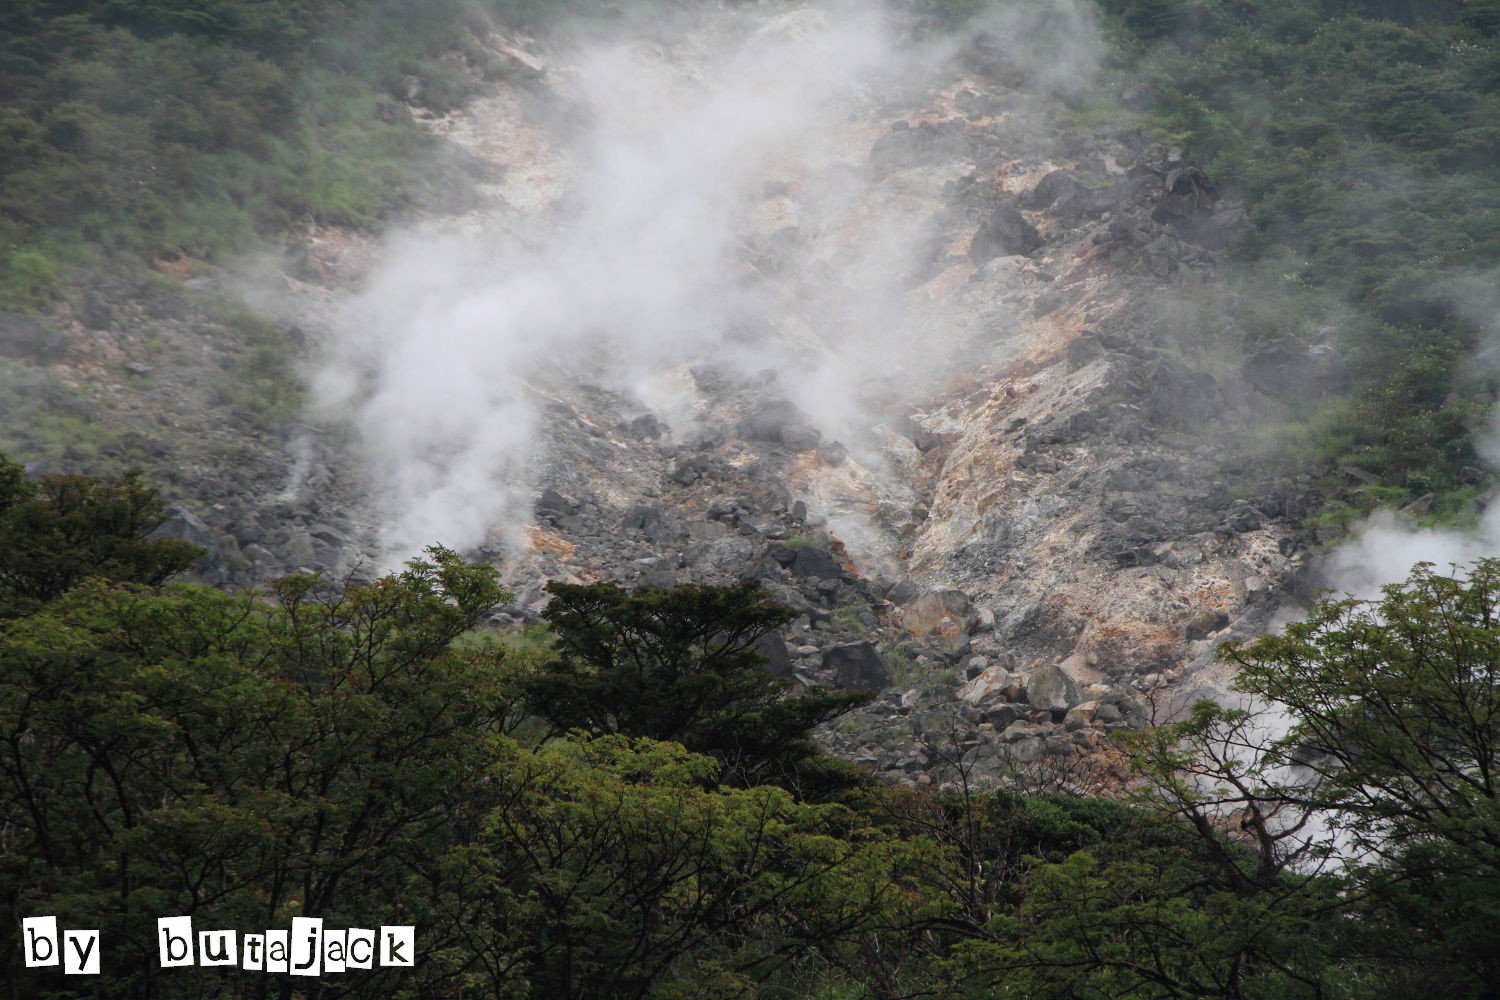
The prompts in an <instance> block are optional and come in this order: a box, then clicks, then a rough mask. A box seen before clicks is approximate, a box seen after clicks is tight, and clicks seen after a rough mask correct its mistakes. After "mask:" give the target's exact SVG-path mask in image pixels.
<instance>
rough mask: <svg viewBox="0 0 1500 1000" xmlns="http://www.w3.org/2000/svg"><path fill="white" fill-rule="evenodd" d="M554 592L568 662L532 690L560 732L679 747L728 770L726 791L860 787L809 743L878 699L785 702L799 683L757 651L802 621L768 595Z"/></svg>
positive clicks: (551, 609)
mask: <svg viewBox="0 0 1500 1000" xmlns="http://www.w3.org/2000/svg"><path fill="white" fill-rule="evenodd" d="M547 591H548V593H550V594H551V595H552V601H551V603H549V604H548V605H547V609H546V611H545V612H543V617H544V618H545V619H546V621H547V623H548V624H549V625H550V626H551V628H552V631H553V633H554V634H555V635H556V636H557V654H558V655H557V657H556V658H555V659H553V660H551V661H550V662H548V663H546V664H545V665H544V666H543V667H542V668H541V669H540V670H538V671H537V672H535V673H533V674H532V675H530V676H529V677H528V678H526V679H525V681H524V682H523V687H522V691H523V693H524V696H525V698H526V700H527V701H528V703H529V704H530V705H531V706H532V708H533V710H534V711H535V712H536V714H537V715H538V716H540V717H542V718H544V719H546V720H547V721H548V722H549V723H551V724H552V726H553V728H554V731H555V732H557V733H565V732H570V731H581V732H586V733H589V734H593V735H606V734H623V735H626V736H632V737H641V738H646V739H653V740H671V741H673V742H675V743H681V744H682V745H684V746H685V747H687V749H688V750H691V751H693V752H695V753H702V754H707V755H709V756H712V757H713V758H715V759H716V760H718V761H719V762H720V764H721V768H720V770H719V771H718V773H717V776H716V777H717V780H722V781H724V782H726V783H730V784H735V785H746V786H748V785H758V784H767V783H774V784H781V785H785V786H787V787H789V788H792V789H795V790H797V791H799V792H800V793H802V794H804V796H813V797H821V796H823V795H826V794H828V793H830V792H832V791H835V790H837V789H839V788H840V787H842V786H844V785H847V784H850V783H852V782H853V777H852V776H851V775H850V774H847V773H845V772H844V771H843V770H842V769H841V768H838V767H837V766H834V765H833V762H831V761H829V760H828V759H827V758H825V757H822V756H821V755H820V754H819V753H818V752H817V750H816V748H815V747H814V746H813V743H812V740H811V739H810V738H809V737H810V734H811V732H812V730H813V728H814V727H816V726H817V725H819V724H820V723H823V722H826V721H828V720H830V719H834V718H836V717H838V716H840V715H842V714H844V713H845V712H847V711H849V709H851V708H854V707H855V706H857V705H861V704H864V703H865V702H868V701H869V700H870V699H871V698H872V697H873V696H874V692H870V691H852V692H851V691H815V692H810V693H808V694H806V695H803V696H802V697H799V698H786V697H783V692H784V690H785V688H786V687H787V686H788V683H787V682H786V681H783V680H781V679H780V678H777V677H775V676H774V675H772V674H770V673H768V672H767V671H765V670H763V669H761V664H762V663H763V662H764V658H763V657H762V656H761V654H760V653H758V652H756V651H755V650H754V648H753V643H754V642H755V640H756V639H758V638H760V637H761V636H763V635H765V634H767V633H768V632H770V631H772V630H773V629H775V628H776V627H777V626H779V625H784V624H786V623H787V622H789V621H791V620H792V618H793V617H795V615H794V614H793V613H792V612H791V611H788V610H787V609H786V608H783V607H780V606H778V605H774V604H769V603H766V602H764V601H762V600H761V597H760V590H759V585H758V584H755V583H743V584H739V585H737V586H733V587H722V588H705V587H677V588H674V589H672V590H651V589H644V590H640V591H637V592H636V593H634V594H628V593H626V592H625V591H624V590H622V589H620V588H619V587H617V586H615V585H612V584H596V585H593V586H578V585H572V584H564V583H557V582H553V583H549V584H548V585H547ZM645 692H650V696H649V697H642V695H643V693H645Z"/></svg>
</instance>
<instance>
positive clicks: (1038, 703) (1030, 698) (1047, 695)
mask: <svg viewBox="0 0 1500 1000" xmlns="http://www.w3.org/2000/svg"><path fill="white" fill-rule="evenodd" d="M1082 700H1083V692H1081V691H1079V690H1078V684H1077V683H1076V682H1075V681H1074V680H1073V678H1071V677H1069V676H1068V675H1067V674H1065V673H1063V672H1062V668H1060V667H1056V666H1052V667H1043V668H1042V669H1040V670H1038V671H1037V672H1036V673H1034V674H1032V675H1031V679H1030V680H1028V681H1027V682H1026V701H1027V703H1028V704H1030V705H1031V707H1032V708H1034V709H1036V710H1038V711H1042V712H1051V713H1052V714H1053V715H1054V716H1056V717H1057V718H1058V719H1061V717H1062V715H1064V714H1066V713H1067V711H1068V709H1070V708H1072V707H1073V706H1074V705H1076V704H1078V703H1079V702H1080V701H1082Z"/></svg>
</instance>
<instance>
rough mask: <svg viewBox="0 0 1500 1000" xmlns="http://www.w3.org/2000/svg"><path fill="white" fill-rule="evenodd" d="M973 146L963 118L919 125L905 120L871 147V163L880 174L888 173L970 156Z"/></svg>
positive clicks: (893, 126)
mask: <svg viewBox="0 0 1500 1000" xmlns="http://www.w3.org/2000/svg"><path fill="white" fill-rule="evenodd" d="M973 148H974V143H973V139H972V137H971V136H970V135H969V134H968V127H967V125H966V124H965V123H964V122H963V121H961V120H959V119H956V118H955V119H952V120H950V121H945V122H922V123H921V124H919V125H918V126H917V127H916V128H912V127H911V126H910V125H908V124H907V123H906V122H904V121H901V122H896V123H895V124H894V125H892V126H891V130H890V131H889V132H887V133H886V134H885V135H883V136H881V137H880V138H879V139H876V140H875V145H874V146H873V147H872V148H871V149H870V167H871V168H872V169H873V170H874V171H875V173H876V174H877V175H878V176H884V175H886V174H889V173H892V172H894V171H897V170H907V169H910V168H912V167H922V166H927V165H929V164H934V163H949V162H951V161H953V160H963V159H967V158H968V157H969V156H971V155H972V153H973Z"/></svg>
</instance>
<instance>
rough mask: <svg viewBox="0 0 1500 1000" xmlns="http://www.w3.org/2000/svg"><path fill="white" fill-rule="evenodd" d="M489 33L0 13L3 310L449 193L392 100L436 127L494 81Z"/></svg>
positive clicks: (276, 8) (34, 10)
mask: <svg viewBox="0 0 1500 1000" xmlns="http://www.w3.org/2000/svg"><path fill="white" fill-rule="evenodd" d="M499 6H501V7H505V6H507V5H506V4H500V5H499ZM483 18H484V10H483V6H482V5H480V4H472V5H471V4H468V3H465V2H463V0H441V2H438V3H427V4H422V5H420V6H414V5H411V4H404V3H398V2H394V0H363V2H359V3H349V4H346V3H334V2H330V0H273V2H251V0H174V2H170V3H160V4H145V3H115V2H105V0H84V2H64V0H16V2H13V3H7V4H6V5H4V8H3V10H0V93H4V94H5V95H6V101H5V106H4V107H3V108H0V247H3V248H5V250H6V252H5V253H4V254H3V255H0V261H3V263H0V301H3V305H4V306H5V307H8V308H14V307H23V308H37V307H40V306H42V305H44V304H45V302H46V299H47V298H48V297H49V296H50V295H54V294H58V293H59V292H60V291H61V289H60V285H61V284H62V283H63V282H68V281H74V280H77V279H76V278H75V277H71V275H72V273H73V269H74V268H78V267H82V268H85V269H91V268H97V267H101V266H104V267H116V266H119V265H120V264H122V263H127V264H128V263H129V262H130V261H135V262H149V261H151V260H154V259H157V258H164V259H168V260H177V259H180V258H183V257H187V258H195V259H205V258H206V259H215V258H221V257H223V256H225V255H229V254H235V253H240V252H244V251H247V250H249V249H251V248H253V247H254V246H256V245H257V240H258V238H259V237H262V236H267V235H270V234H274V233H277V232H280V231H282V230H284V229H285V228H287V227H288V226H289V225H290V224H292V223H293V222H295V221H298V220H301V219H306V218H310V219H313V220H316V221H317V222H320V223H324V224H342V225H352V226H369V225H371V224H374V223H375V222H377V221H379V220H381V219H383V218H386V217H388V216H390V215H391V214H392V213H395V212H399V211H401V210H403V209H405V208H407V207H409V206H412V205H414V204H417V203H418V202H420V201H421V200H422V199H424V198H435V197H439V196H445V195H444V194H443V192H444V190H445V188H448V187H451V186H453V185H455V184H457V183H459V180H458V178H456V177H455V176H452V175H451V172H448V171H444V170H442V169H440V168H439V166H437V165H436V164H434V163H433V162H431V161H430V159H429V158H427V157H425V156H424V155H423V154H425V153H426V152H427V151H428V150H429V148H430V146H429V140H428V137H427V135H426V133H425V132H423V130H422V129H421V128H420V127H418V126H417V125H416V124H415V123H414V122H413V121H412V120H411V119H410V117H409V116H408V115H407V114H406V113H405V111H404V110H403V109H401V108H400V107H399V105H398V104H397V103H396V99H397V98H399V99H402V100H407V99H410V100H414V101H416V102H418V103H420V104H422V105H425V106H426V107H429V108H433V109H435V110H446V109H449V108H452V107H455V106H457V105H458V104H459V103H461V102H462V101H463V100H465V99H466V98H467V97H468V96H469V94H470V92H471V89H472V87H473V86H474V81H475V78H476V77H477V76H479V75H482V74H486V73H488V74H491V75H493V74H497V73H501V72H503V71H504V67H503V66H502V65H501V64H500V63H499V62H498V61H497V60H498V57H497V56H495V54H494V53H492V52H490V51H489V50H488V49H486V48H484V46H483V45H482V44H481V43H480V42H479V41H478V36H477V35H476V30H478V29H479V28H480V26H481V25H482V24H483ZM454 55H458V56H459V57H460V58H461V59H462V60H463V61H461V62H457V61H455V60H454V59H453V58H452V56H454Z"/></svg>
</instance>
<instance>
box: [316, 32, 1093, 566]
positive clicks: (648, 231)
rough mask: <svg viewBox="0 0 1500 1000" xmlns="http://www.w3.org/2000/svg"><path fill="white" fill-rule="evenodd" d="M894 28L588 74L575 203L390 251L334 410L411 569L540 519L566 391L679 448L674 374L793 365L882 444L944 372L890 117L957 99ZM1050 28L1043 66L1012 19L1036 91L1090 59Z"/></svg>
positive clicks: (640, 43) (744, 44) (587, 52)
mask: <svg viewBox="0 0 1500 1000" xmlns="http://www.w3.org/2000/svg"><path fill="white" fill-rule="evenodd" d="M875 7H876V5H869V4H865V5H855V6H851V7H848V8H843V9H839V10H836V11H834V10H813V9H805V8H792V9H790V10H788V9H786V8H782V9H781V12H780V13H777V14H774V15H769V16H768V15H766V14H764V13H758V14H757V13H744V12H738V13H737V12H726V11H718V12H716V13H715V14H714V15H713V16H712V17H711V18H710V19H708V20H702V19H700V20H699V21H697V22H696V23H684V24H681V25H675V26H672V27H670V28H664V27H663V26H661V25H659V24H658V25H653V26H652V27H651V29H650V31H649V33H647V34H646V35H643V36H640V37H626V38H617V39H614V40H611V41H607V42H602V43H591V44H588V45H586V46H583V47H581V48H579V49H578V50H576V51H573V52H570V53H566V54H564V55H563V56H561V57H560V58H559V60H558V63H559V64H560V66H561V67H562V69H561V72H559V71H557V70H556V69H554V71H553V74H552V75H553V81H552V83H553V86H555V87H556V88H557V90H558V91H560V92H562V93H563V94H565V95H566V96H567V97H568V98H569V99H570V101H569V105H570V113H569V114H568V115H567V116H566V121H567V130H568V131H567V133H566V134H568V135H569V139H568V141H567V143H566V149H565V150H563V153H564V155H565V157H566V159H567V161H568V164H567V169H568V171H569V172H570V173H571V177H572V181H571V186H570V188H569V190H568V191H567V193H566V195H565V196H564V197H563V198H562V199H561V200H560V202H559V203H558V204H556V205H554V206H552V209H551V214H550V215H549V216H547V217H545V218H533V219H527V218H525V217H524V213H523V212H522V211H519V210H517V211H510V212H499V213H496V214H494V215H492V216H490V217H488V218H487V219H486V220H484V222H483V224H482V225H481V226H479V227H477V229H478V231H477V232H476V231H474V229H475V227H470V231H468V232H467V233H462V232H453V231H451V228H452V227H450V231H448V232H446V233H445V232H434V231H423V232H413V233H408V234H406V235H404V236H402V237H399V238H397V239H395V240H393V241H391V243H390V246H389V252H388V254H387V255H386V263H385V264H384V266H383V267H382V268H381V269H380V270H379V271H378V272H377V273H376V274H375V275H374V276H373V278H372V280H371V281H370V283H369V286H368V288H367V290H366V291H365V292H364V293H363V294H361V295H360V296H359V297H358V298H357V299H356V300H355V301H354V302H352V303H351V304H350V306H349V308H348V310H347V311H346V315H345V316H344V318H343V321H342V323H341V324H340V329H339V331H338V334H337V336H336V338H335V342H334V343H333V344H332V345H331V347H330V351H329V354H328V358H327V362H326V365H325V367H324V369H323V371H322V372H321V374H320V377H319V378H318V380H317V382H316V393H317V396H318V398H319V399H320V401H321V403H322V405H323V406H324V407H327V408H329V409H331V410H333V411H336V412H346V413H352V414H353V418H354V421H355V423H356V426H357V427H358V429H359V432H360V434H361V436H362V438H363V440H364V443H365V445H366V448H367V450H368V452H369V455H370V464H371V474H372V479H373V481H374V484H375V486H376V488H377V490H378V492H379V494H380V495H381V497H383V500H384V504H385V506H386V508H387V510H386V515H385V516H386V533H385V538H384V543H385V546H386V549H387V553H388V555H389V556H390V557H391V558H392V559H399V558H401V557H403V556H404V555H406V554H408V553H410V552H411V551H413V550H415V549H417V548H419V547H420V546H422V545H425V544H429V543H431V542H433V541H438V540H440V541H442V542H443V543H444V544H448V545H453V546H457V547H468V546H472V545H475V544H478V543H481V542H483V541H484V540H485V539H486V538H487V537H490V536H491V535H492V533H493V532H494V530H495V528H496V527H497V526H510V527H512V528H514V527H517V526H519V525H521V524H524V523H525V522H527V521H528V520H529V513H530V512H529V505H530V496H531V490H532V488H533V486H534V483H533V481H532V480H533V477H534V470H535V467H536V464H537V461H538V458H539V453H538V447H539V446H538V431H539V428H540V419H541V418H540V408H541V406H542V404H543V403H544V402H545V399H544V395H545V393H544V391H543V388H544V386H546V385H549V384H550V385H562V384H567V383H569V382H576V381H579V380H587V381H590V382H593V383H594V384H599V385H603V386H606V387H608V388H611V389H613V390H615V391H618V392H621V393H622V394H625V395H626V396H628V397H632V398H634V399H636V400H638V401H639V402H640V403H641V404H642V406H643V407H645V408H649V409H652V410H654V411H656V412H657V413H658V415H660V416H663V417H665V418H666V419H667V420H668V422H669V423H671V424H672V425H673V426H674V429H675V430H681V429H682V428H681V423H682V421H684V420H685V419H686V418H687V416H688V413H687V410H688V405H689V401H688V400H687V399H685V398H683V397H682V395H681V393H680V392H678V391H676V390H674V389H673V388H672V385H673V384H674V383H673V382H672V381H671V380H670V379H663V378H662V374H663V373H664V372H667V371H668V370H670V369H673V368H675V367H677V366H682V365H685V364H695V363H701V362H713V363H715V364H717V365H720V366H729V367H730V368H731V369H732V370H738V371H741V372H745V373H748V372H755V371H761V370H764V369H767V368H771V369H774V370H776V371H778V372H780V373H781V376H782V379H781V381H782V386H783V388H784V389H786V390H789V392H790V394H791V395H792V396H793V398H796V399H797V401H798V402H799V403H801V404H802V405H803V406H804V408H805V409H806V410H807V411H808V412H809V413H810V414H811V415H812V417H813V418H814V420H815V422H817V423H819V424H820V428H821V429H822V430H823V431H824V433H825V435H828V436H831V437H835V438H844V439H846V440H847V439H849V437H850V436H851V435H853V434H855V433H857V428H858V427H860V426H861V425H863V426H868V423H869V421H868V420H867V419H865V418H864V417H863V416H862V415H861V414H860V413H859V412H858V409H857V407H856V406H855V405H854V403H853V402H852V400H853V398H854V395H855V394H854V392H853V391H851V387H852V386H853V385H855V384H857V383H858V382H859V381H860V380H861V379H862V378H864V377H867V376H869V375H871V374H875V373H880V372H889V371H893V370H894V371H907V372H911V373H915V372H916V371H917V370H918V369H919V368H920V367H921V365H920V362H921V360H922V359H923V358H928V357H931V356H933V354H934V346H935V345H934V344H933V343H931V342H930V341H928V342H925V343H919V342H916V340H915V338H913V337H912V336H911V332H910V329H911V328H910V327H909V326H908V325H907V323H906V320H905V315H904V314H905V308H906V307H905V304H904V301H903V298H902V296H903V292H904V289H903V288H902V285H901V281H900V279H899V276H900V275H901V274H902V273H903V272H904V271H905V270H906V269H908V268H909V267H910V261H911V258H912V257H913V255H914V247H915V246H916V245H917V243H918V241H919V240H920V239H921V237H922V236H923V233H924V230H923V228H922V225H921V224H922V223H923V222H924V221H925V218H926V215H927V214H930V212H931V206H930V204H929V205H927V207H925V208H924V207H923V203H922V202H921V200H920V197H917V198H913V197H906V198H904V199H903V197H902V196H901V194H900V192H887V193H886V194H884V195H882V197H879V198H874V197H871V193H872V189H873V184H874V181H873V180H872V179H871V178H870V177H869V176H868V174H867V173H866V172H865V164H864V160H865V156H866V154H867V153H868V151H869V149H870V145H871V143H872V142H873V140H874V138H875V137H876V136H878V135H879V134H880V132H882V131H884V128H885V121H886V120H887V119H889V118H890V117H892V116H893V115H894V114H895V113H894V112H887V113H886V114H885V115H884V116H879V115H877V111H878V110H879V109H881V108H882V107H896V106H898V101H899V97H900V95H901V94H902V93H903V92H905V91H907V90H909V89H912V88H931V87H932V86H934V82H935V80H936V79H938V78H939V77H942V76H944V75H945V74H949V73H950V69H951V67H950V66H949V60H950V57H951V55H952V53H951V51H948V50H946V49H945V48H944V47H943V46H940V45H935V44H922V45H917V44H913V43H911V42H909V41H907V42H905V43H903V42H901V41H899V40H898V38H897V37H896V33H895V32H894V31H893V30H892V28H891V27H890V25H889V23H888V20H887V19H886V18H885V17H883V16H882V14H881V12H880V11H879V10H877V9H875ZM1035 7H1036V9H1037V10H1039V11H1041V12H1042V13H1043V14H1045V15H1046V17H1047V18H1048V20H1049V25H1048V27H1049V32H1050V35H1049V37H1052V38H1053V39H1054V40H1055V41H1057V40H1066V39H1078V38H1082V39H1084V41H1076V42H1069V47H1068V48H1067V50H1066V52H1065V58H1051V57H1049V58H1047V59H1046V60H1044V61H1043V62H1038V61H1037V59H1036V53H1037V52H1038V51H1039V49H1038V48H1037V46H1035V45H1034V44H1030V41H1029V40H1027V39H1024V38H1022V39H1019V40H1017V39H1015V38H1014V36H1015V34H1016V33H1017V32H1018V31H1021V30H1022V29H1023V28H1024V25H1022V24H1020V23H1018V22H1015V21H1014V19H1013V18H1012V21H1011V22H1006V23H997V24H996V25H994V26H991V33H992V35H994V36H995V37H996V43H995V44H1000V43H1001V41H1004V43H1005V44H1014V45H1015V52H1016V53H1017V58H1016V65H1017V66H1018V68H1019V69H1020V71H1021V72H1022V73H1023V74H1024V73H1025V72H1028V71H1031V72H1040V71H1041V70H1042V69H1043V67H1045V73H1046V74H1050V75H1051V76H1054V77H1056V78H1057V79H1059V80H1060V79H1062V78H1063V77H1065V76H1066V75H1067V72H1066V70H1067V60H1070V59H1082V58H1086V57H1087V56H1088V55H1090V54H1091V53H1092V52H1093V51H1095V49H1094V48H1093V47H1092V45H1091V43H1088V42H1087V39H1088V38H1092V36H1091V35H1090V34H1089V33H1088V26H1087V24H1086V20H1085V19H1084V18H1083V16H1082V15H1080V14H1078V13H1077V10H1076V9H1075V8H1074V7H1072V6H1071V4H1064V3H1043V4H1038V5H1035ZM997 33H998V34H997ZM1000 35H1004V36H1005V37H1004V38H1003V39H1002V38H1000V37H999V36H1000ZM1028 54H1029V55H1028ZM1043 82H1044V83H1048V84H1055V83H1056V81H1055V80H1043ZM877 121H878V124H872V122H877ZM767 182H782V183H784V184H785V185H786V186H787V190H788V191H789V192H790V196H788V195H785V194H775V193H768V189H766V188H765V184H766V183H767ZM934 184H935V185H936V187H937V188H938V189H940V187H941V178H937V179H935V180H934ZM769 190H770V192H775V191H777V190H779V189H777V188H772V189H769ZM936 193H937V191H932V192H928V193H927V195H926V196H927V197H929V198H930V197H931V196H932V195H935V194H936ZM778 240H782V241H783V242H786V243H787V244H789V246H790V249H788V250H787V257H786V259H787V260H788V261H791V262H792V263H794V264H795V267H784V268H782V269H781V270H780V272H779V273H778V274H777V275H776V276H775V279H774V280H772V279H771V278H770V277H769V276H768V275H766V274H762V273H760V264H759V263H758V261H760V260H762V259H764V257H763V250H764V246H762V245H756V246H751V245H748V244H749V243H758V244H766V243H770V244H773V245H774V244H776V243H777V241H778ZM933 335H934V332H933V331H931V330H926V331H924V336H927V337H930V336H933Z"/></svg>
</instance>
